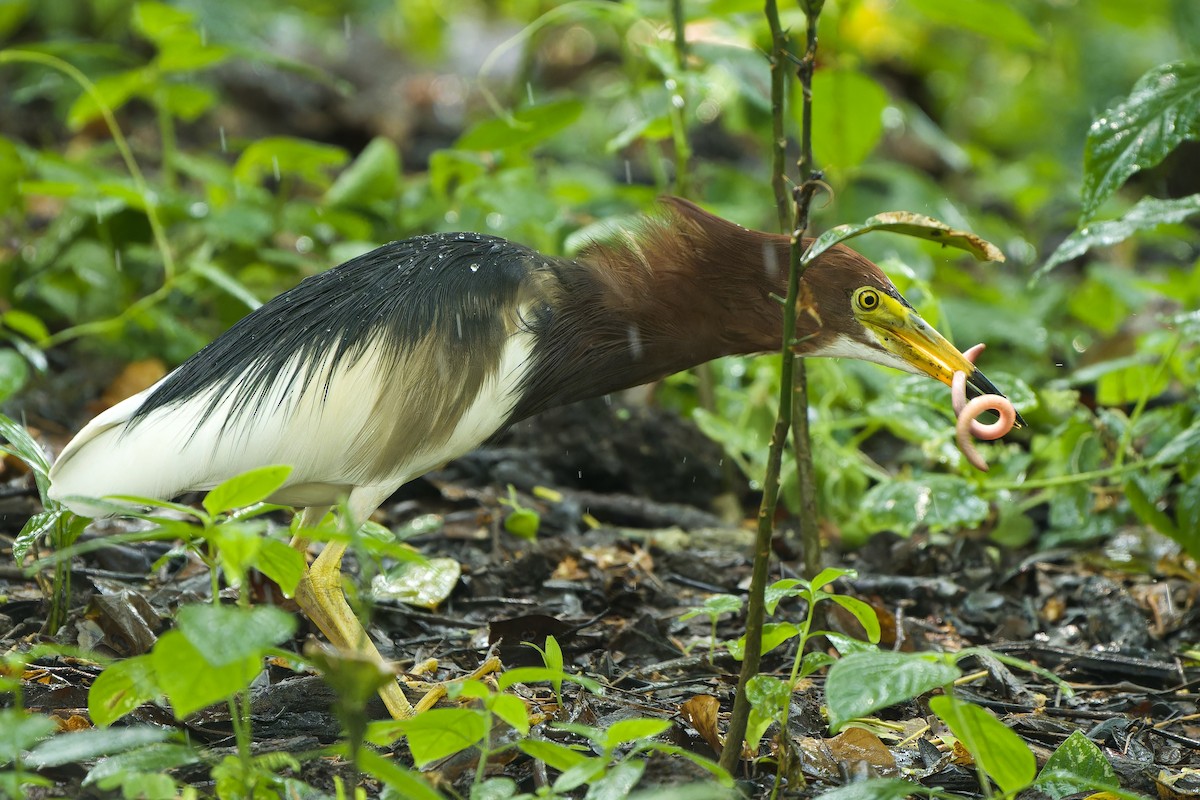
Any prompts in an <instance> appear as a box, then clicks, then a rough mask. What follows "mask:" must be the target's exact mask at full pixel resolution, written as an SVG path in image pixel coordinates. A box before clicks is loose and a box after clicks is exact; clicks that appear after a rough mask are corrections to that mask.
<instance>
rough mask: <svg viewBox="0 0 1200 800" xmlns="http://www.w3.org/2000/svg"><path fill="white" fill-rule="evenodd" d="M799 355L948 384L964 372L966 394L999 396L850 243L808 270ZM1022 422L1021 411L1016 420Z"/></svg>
mask: <svg viewBox="0 0 1200 800" xmlns="http://www.w3.org/2000/svg"><path fill="white" fill-rule="evenodd" d="M796 312H797V318H796V332H797V335H796V340H795V342H796V343H795V345H794V347H793V349H794V351H795V352H796V353H797V354H799V355H807V356H832V357H846V358H858V359H861V360H863V361H871V362H873V363H876V364H882V365H883V366H887V367H894V368H896V369H899V370H903V371H905V372H911V373H913V374H916V375H927V376H929V377H931V378H933V379H935V380H938V381H941V382H942V383H944V384H946V385H947V386H949V385H950V384H951V382H952V381H953V379H954V373H955V372H963V373H965V374H966V376H967V395H968V397H969V398H970V397H977V396H979V395H982V394H1001V392H1000V391H999V390H998V389H997V388H996V386H995V384H993V383H992V382H991V381H990V380H988V378H987V376H986V375H984V374H983V372H981V371H980V370H979V369H977V368H976V367H975V365H974V364H972V363H971V362H970V361H969V360H968V359H967V357H966V356H964V355H963V354H962V353H961V352H960V351H959V350H958V348H956V347H955V346H954V345H952V344H950V342H949V341H947V340H946V337H944V336H942V335H941V334H940V333H938V331H937V330H936V329H935V328H934V327H933V326H932V325H930V324H929V323H928V322H926V321H925V320H924V319H922V318H921V315H920V314H918V313H917V311H916V309H914V308H913V307H912V306H911V305H910V304H909V303H908V301H907V300H905V299H904V297H903V296H902V295H901V294H900V292H899V291H897V290H896V287H895V286H894V285H893V284H892V282H891V280H889V279H888V277H887V276H886V275H884V273H883V271H882V270H880V269H879V267H877V266H876V265H875V264H873V263H872V262H871V261H869V260H867V259H866V258H864V257H863V256H861V255H859V254H858V253H856V252H854V251H853V250H851V249H849V248H847V247H836V248H832V249H831V250H829V251H828V252H827V253H826V254H825V255H823V256H822V257H820V258H818V259H817V260H816V261H815V262H814V263H813V265H812V266H811V267H810V268H809V269H808V271H807V272H806V273H805V275H804V279H803V282H802V284H801V293H800V299H799V301H798V303H797V308H796ZM1024 424H1025V421H1024V420H1023V419H1021V417H1020V415H1018V416H1017V425H1018V426H1021V425H1024Z"/></svg>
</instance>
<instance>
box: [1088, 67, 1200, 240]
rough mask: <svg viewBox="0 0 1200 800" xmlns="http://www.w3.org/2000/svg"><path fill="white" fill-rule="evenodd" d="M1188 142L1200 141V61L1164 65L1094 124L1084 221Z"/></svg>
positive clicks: (1143, 78)
mask: <svg viewBox="0 0 1200 800" xmlns="http://www.w3.org/2000/svg"><path fill="white" fill-rule="evenodd" d="M1185 139H1200V61H1176V62H1174V63H1170V64H1163V65H1161V66H1158V67H1155V68H1154V69H1152V70H1150V71H1149V72H1147V73H1146V74H1145V75H1143V76H1142V77H1141V78H1140V79H1139V80H1138V82H1137V83H1136V84H1134V87H1133V91H1132V92H1130V94H1129V96H1128V97H1127V98H1125V99H1124V100H1122V101H1121V102H1120V103H1117V105H1115V106H1113V107H1112V108H1110V109H1108V110H1107V111H1105V112H1104V113H1102V114H1101V115H1100V116H1098V117H1096V119H1095V121H1094V122H1092V127H1091V129H1090V130H1089V131H1088V138H1087V144H1086V145H1085V147H1084V151H1083V172H1084V174H1083V191H1082V199H1083V210H1082V213H1081V215H1080V221H1081V222H1086V221H1087V220H1089V219H1091V218H1092V217H1093V216H1095V214H1096V212H1097V211H1098V210H1099V209H1100V206H1101V205H1103V204H1104V201H1105V200H1107V199H1108V198H1109V197H1111V196H1112V194H1113V193H1114V192H1115V191H1117V189H1119V188H1121V186H1122V184H1124V183H1125V181H1126V179H1127V178H1129V176H1130V175H1132V174H1133V173H1135V172H1137V171H1138V170H1142V169H1147V168H1149V167H1153V166H1155V165H1157V164H1159V163H1160V162H1162V160H1163V159H1164V158H1166V157H1167V154H1168V153H1170V152H1171V151H1172V150H1174V149H1175V148H1176V147H1177V146H1178V145H1179V143H1180V142H1182V141H1184V140H1185Z"/></svg>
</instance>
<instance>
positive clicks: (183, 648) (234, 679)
mask: <svg viewBox="0 0 1200 800" xmlns="http://www.w3.org/2000/svg"><path fill="white" fill-rule="evenodd" d="M281 613H282V612H281ZM209 655H210V654H209V653H208V652H207V646H202V647H200V648H198V647H196V646H195V645H193V644H192V643H191V642H190V641H188V639H187V637H185V636H184V635H183V633H182V632H180V631H167V632H166V633H165V634H163V635H162V636H161V637H160V638H159V640H158V642H157V643H156V644H155V645H154V650H152V651H151V653H150V659H151V661H152V663H153V664H154V673H155V675H156V676H157V679H158V684H159V686H160V687H161V688H162V690H163V693H164V694H165V695H166V696H167V699H168V700H170V701H171V707H172V708H173V709H174V710H175V718H176V719H180V720H182V719H184V718H185V717H187V716H188V715H189V714H192V713H194V712H196V711H199V710H200V709H202V708H206V707H208V706H210V705H212V704H213V703H217V702H220V701H221V700H226V699H228V698H230V697H232V696H233V695H235V694H237V693H238V692H240V691H242V690H243V689H245V688H246V687H247V686H249V685H250V681H252V680H254V678H255V676H257V675H258V673H259V672H260V671H261V670H262V659H261V658H259V657H258V656H257V655H253V656H247V657H245V658H243V659H241V660H240V661H228V660H226V661H225V663H224V664H223V665H222V666H214V665H213V664H212V662H211V661H210V660H209Z"/></svg>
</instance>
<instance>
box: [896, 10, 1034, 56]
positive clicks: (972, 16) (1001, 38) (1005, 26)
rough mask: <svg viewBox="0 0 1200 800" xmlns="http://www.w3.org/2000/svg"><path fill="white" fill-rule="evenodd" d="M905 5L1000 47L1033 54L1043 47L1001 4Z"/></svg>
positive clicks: (1017, 14)
mask: <svg viewBox="0 0 1200 800" xmlns="http://www.w3.org/2000/svg"><path fill="white" fill-rule="evenodd" d="M908 5H909V6H911V7H912V8H914V9H916V10H917V11H918V12H920V13H921V14H923V15H924V16H925V17H927V18H929V19H930V20H931V21H933V22H937V23H939V24H942V25H946V26H948V27H952V28H958V29H960V30H964V31H970V32H971V33H977V34H979V35H980V36H985V37H987V38H989V39H992V40H994V41H997V42H1000V43H1002V44H1007V45H1012V46H1014V47H1025V48H1029V49H1033V50H1036V49H1040V48H1042V47H1043V46H1044V44H1045V43H1044V42H1043V40H1042V37H1041V36H1040V35H1038V33H1037V31H1035V30H1034V29H1033V26H1032V25H1030V24H1029V21H1028V20H1027V19H1025V18H1024V17H1023V16H1021V14H1020V12H1019V11H1017V10H1016V8H1014V7H1013V6H1012V5H1011V4H1009V3H1007V2H1004V0H909V2H908Z"/></svg>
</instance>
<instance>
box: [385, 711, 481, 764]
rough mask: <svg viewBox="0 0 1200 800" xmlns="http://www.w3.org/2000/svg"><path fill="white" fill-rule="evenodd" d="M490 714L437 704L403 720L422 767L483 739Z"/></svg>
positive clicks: (410, 742) (411, 747) (415, 755)
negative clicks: (438, 706) (443, 706)
mask: <svg viewBox="0 0 1200 800" xmlns="http://www.w3.org/2000/svg"><path fill="white" fill-rule="evenodd" d="M487 725H488V721H487V716H486V715H485V714H483V713H482V712H480V711H476V710H474V709H469V708H434V709H430V710H429V711H426V712H424V713H423V714H418V715H417V716H415V717H413V718H412V719H406V720H403V721H401V724H400V727H401V728H403V729H404V733H405V734H406V735H407V736H408V749H409V750H410V751H411V752H412V757H413V761H415V762H416V764H417V766H418V767H424V766H425V765H426V764H428V763H430V762H432V761H437V760H438V759H439V758H445V757H446V756H452V755H454V754H455V753H460V752H462V751H463V750H466V749H467V748H468V747H473V746H475V745H476V744H478V743H479V742H482V741H483V737H484V736H486V735H487Z"/></svg>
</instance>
